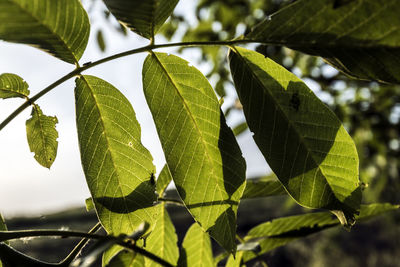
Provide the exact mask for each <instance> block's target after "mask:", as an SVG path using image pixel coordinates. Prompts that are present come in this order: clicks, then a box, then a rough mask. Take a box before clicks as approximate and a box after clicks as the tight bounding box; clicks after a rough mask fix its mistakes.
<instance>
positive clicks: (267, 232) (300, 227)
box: [243, 203, 400, 262]
mask: <svg viewBox="0 0 400 267" xmlns="http://www.w3.org/2000/svg"><path fill="white" fill-rule="evenodd" d="M399 207H400V206H399V205H392V204H388V203H385V204H382V203H377V204H370V205H362V206H361V211H360V215H358V216H357V220H360V221H362V220H367V219H370V218H372V217H375V216H378V215H380V214H382V213H385V212H389V211H393V210H397V209H399ZM339 224H340V222H339V221H338V220H337V219H336V218H335V217H333V216H332V215H331V214H330V213H329V212H315V213H309V214H303V215H296V216H290V217H283V218H279V219H275V220H272V221H270V222H266V223H263V224H260V225H258V226H256V227H254V228H253V229H251V230H250V231H249V233H248V234H247V236H246V237H245V240H246V241H251V240H254V241H257V242H258V243H259V244H260V246H261V251H260V252H259V253H257V254H255V253H253V252H251V251H245V252H244V255H243V258H244V261H245V262H246V261H249V260H251V259H253V258H254V257H256V256H259V255H261V254H264V253H266V252H268V251H271V250H272V249H274V248H277V247H279V246H283V245H285V244H287V243H289V242H291V241H294V240H296V239H299V238H302V237H306V236H308V235H310V234H313V233H316V232H319V231H322V230H324V229H326V228H330V227H334V226H337V225H339Z"/></svg>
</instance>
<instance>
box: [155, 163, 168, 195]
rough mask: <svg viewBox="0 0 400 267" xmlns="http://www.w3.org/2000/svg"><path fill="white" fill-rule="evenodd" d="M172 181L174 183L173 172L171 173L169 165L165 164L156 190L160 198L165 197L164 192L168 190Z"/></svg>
mask: <svg viewBox="0 0 400 267" xmlns="http://www.w3.org/2000/svg"><path fill="white" fill-rule="evenodd" d="M171 181H172V176H171V172H170V171H169V168H168V165H167V164H165V165H164V167H163V168H162V170H161V172H160V175H159V176H158V179H157V184H156V190H157V194H158V197H162V196H163V195H164V192H165V190H166V189H167V187H168V185H169V184H170V183H171Z"/></svg>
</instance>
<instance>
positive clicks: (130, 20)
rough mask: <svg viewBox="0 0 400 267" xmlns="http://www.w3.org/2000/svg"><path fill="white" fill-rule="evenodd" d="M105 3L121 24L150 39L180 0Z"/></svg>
mask: <svg viewBox="0 0 400 267" xmlns="http://www.w3.org/2000/svg"><path fill="white" fill-rule="evenodd" d="M103 1H104V3H105V4H106V5H107V7H108V9H109V10H110V11H111V13H113V14H114V16H115V17H116V18H117V19H118V20H119V21H120V22H121V23H123V24H125V25H126V26H127V27H129V28H130V29H131V30H132V31H134V32H136V33H137V34H140V35H141V36H143V37H145V38H147V39H150V38H153V37H154V34H156V32H157V31H158V29H159V28H160V27H161V26H162V25H163V23H164V22H165V20H166V19H167V18H168V17H169V16H170V15H171V13H172V11H173V10H174V8H175V6H176V4H177V3H178V1H179V0H146V1H143V0H131V1H125V0H103Z"/></svg>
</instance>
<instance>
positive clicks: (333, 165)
mask: <svg viewBox="0 0 400 267" xmlns="http://www.w3.org/2000/svg"><path fill="white" fill-rule="evenodd" d="M229 59H230V67H231V71H232V76H233V79H234V81H235V87H236V91H237V92H238V95H239V99H240V101H241V103H242V105H243V110H244V114H245V117H246V120H247V123H248V125H249V128H250V130H251V131H252V132H254V140H255V141H256V144H257V146H258V147H259V148H260V150H261V152H262V153H263V155H264V157H265V159H266V160H267V162H268V164H269V166H270V167H271V169H272V170H273V171H274V173H275V174H276V175H277V177H278V179H279V180H280V181H281V182H282V184H283V185H284V186H285V188H286V190H287V191H288V193H289V194H290V195H291V196H292V197H293V198H294V199H295V200H296V201H297V202H298V203H299V204H301V205H303V206H305V207H309V208H325V209H329V210H331V211H333V212H334V213H335V214H337V216H338V217H340V218H341V220H342V222H343V224H345V225H347V224H351V223H352V222H353V221H354V214H355V213H357V210H358V209H359V206H360V202H361V191H360V189H359V179H358V155H357V150H356V147H355V145H354V142H353V140H352V139H351V137H350V136H349V135H348V133H347V132H346V130H345V129H344V127H343V125H342V124H341V122H340V121H339V119H338V118H337V117H336V116H335V114H334V113H333V112H332V111H331V110H330V109H329V108H328V107H327V106H326V105H325V104H323V103H322V102H321V101H320V100H319V99H318V98H317V97H316V96H315V95H314V93H313V92H312V91H311V90H310V89H309V88H308V87H307V86H306V85H305V84H304V83H303V82H302V81H301V80H300V79H299V78H297V77H296V76H295V75H293V74H292V73H290V72H289V71H287V70H286V69H285V68H284V67H282V66H280V65H279V64H277V63H275V62H274V61H272V60H271V59H268V58H264V56H263V55H261V54H259V53H257V52H254V51H250V50H246V49H244V48H239V47H237V48H235V50H234V51H233V50H232V51H231V52H230V54H229Z"/></svg>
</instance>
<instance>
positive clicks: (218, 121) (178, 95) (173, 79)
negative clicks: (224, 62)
mask: <svg viewBox="0 0 400 267" xmlns="http://www.w3.org/2000/svg"><path fill="white" fill-rule="evenodd" d="M143 88H144V93H145V96H146V100H147V103H148V105H149V107H150V110H151V112H152V115H153V119H154V121H155V124H156V128H157V131H158V135H159V137H160V141H161V144H162V146H163V150H164V153H165V157H166V161H167V164H168V167H169V169H170V171H171V174H172V178H173V179H174V182H175V185H176V187H177V190H178V192H179V195H180V196H181V198H182V200H183V201H184V203H185V205H186V207H187V208H188V209H189V211H190V213H191V214H192V215H193V216H194V218H195V220H196V221H197V222H198V223H199V224H200V225H201V226H202V227H203V229H204V230H205V231H208V232H209V233H210V235H211V236H212V237H213V238H214V239H215V240H216V241H217V242H218V243H219V244H221V245H222V246H223V247H224V248H225V249H226V250H228V251H230V252H233V251H235V247H236V244H235V232H236V212H237V206H238V203H239V200H240V197H241V196H242V193H243V189H244V183H245V162H244V160H243V157H242V155H241V151H240V149H239V146H238V144H237V142H236V140H235V138H234V135H233V133H232V131H231V130H230V129H229V128H228V126H227V125H226V122H225V118H224V116H223V114H222V112H221V110H220V106H219V103H218V100H217V98H216V95H215V93H214V91H213V89H212V87H211V86H210V84H209V83H208V81H207V79H206V78H205V77H204V76H203V75H202V74H201V73H200V72H199V71H198V70H197V69H195V68H194V67H191V66H189V63H188V62H187V61H185V60H183V59H181V58H179V57H176V56H173V55H167V54H164V53H156V54H151V55H149V56H148V57H147V58H146V60H145V63H144V67H143Z"/></svg>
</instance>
